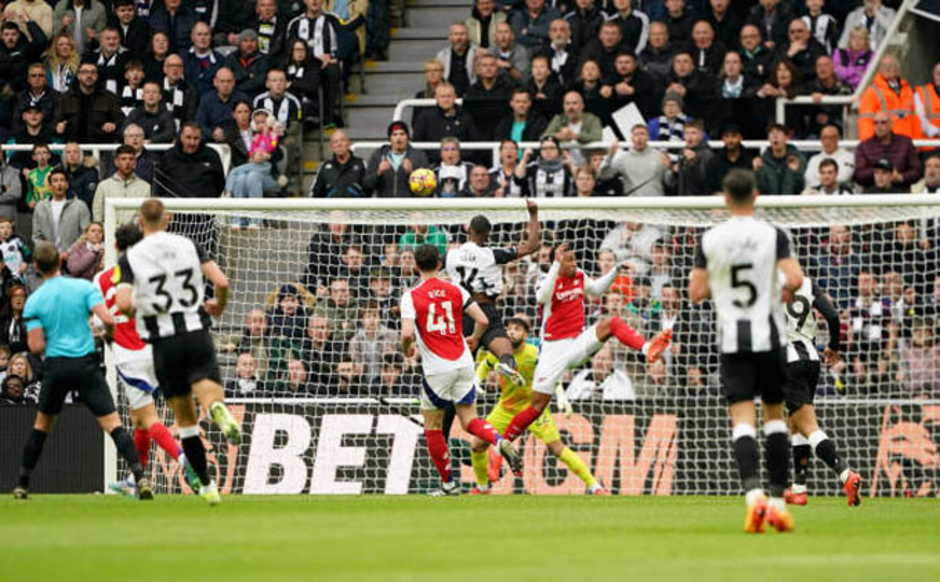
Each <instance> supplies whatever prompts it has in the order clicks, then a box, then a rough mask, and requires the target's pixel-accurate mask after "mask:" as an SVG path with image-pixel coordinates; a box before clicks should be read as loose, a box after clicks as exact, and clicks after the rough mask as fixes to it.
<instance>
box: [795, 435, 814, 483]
mask: <svg viewBox="0 0 940 582" xmlns="http://www.w3.org/2000/svg"><path fill="white" fill-rule="evenodd" d="M812 454H813V447H811V446H809V445H796V446H795V447H793V483H795V484H796V485H806V476H807V475H808V474H809V457H810V455H812Z"/></svg>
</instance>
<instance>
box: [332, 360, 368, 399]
mask: <svg viewBox="0 0 940 582" xmlns="http://www.w3.org/2000/svg"><path fill="white" fill-rule="evenodd" d="M335 379H336V383H335V384H334V385H333V391H332V393H331V394H332V395H333V396H365V395H367V394H369V393H370V390H369V388H370V387H371V386H373V385H375V384H377V383H378V379H377V378H375V377H372V376H367V375H366V374H365V373H363V370H362V368H361V367H360V366H357V365H356V364H355V363H353V362H352V360H351V359H350V358H349V357H348V356H347V357H345V358H343V359H342V360H340V362H339V363H338V364H336V371H335Z"/></svg>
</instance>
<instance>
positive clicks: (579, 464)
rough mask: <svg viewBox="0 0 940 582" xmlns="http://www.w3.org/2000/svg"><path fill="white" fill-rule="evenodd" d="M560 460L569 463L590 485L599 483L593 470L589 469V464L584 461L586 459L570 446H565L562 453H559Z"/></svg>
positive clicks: (576, 473)
mask: <svg viewBox="0 0 940 582" xmlns="http://www.w3.org/2000/svg"><path fill="white" fill-rule="evenodd" d="M558 460H560V461H561V462H562V463H564V464H566V465H568V468H569V469H571V470H572V471H574V474H575V475H577V476H578V477H580V478H581V480H582V481H584V482H585V483H586V484H587V486H588V487H593V486H594V485H596V484H597V479H595V478H594V475H591V470H590V469H588V467H587V465H586V464H585V463H584V459H582V458H581V456H580V455H578V454H577V453H576V452H574V451H572V450H571V449H569V448H568V447H565V448H564V450H563V451H562V452H561V454H560V455H558Z"/></svg>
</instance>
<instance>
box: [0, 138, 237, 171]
mask: <svg viewBox="0 0 940 582" xmlns="http://www.w3.org/2000/svg"><path fill="white" fill-rule="evenodd" d="M121 145H123V144H119V143H86V144H78V148H79V149H80V150H82V153H83V154H86V155H88V154H91V155H92V156H94V157H96V158H98V160H99V161H101V152H113V151H114V150H116V149H118V148H119V147H121ZM173 145H174V144H171V143H151V144H146V145H145V146H144V149H145V150H149V151H152V152H165V151H167V150H170V149H172V148H173ZM206 145H207V146H209V147H210V148H212V149H214V150H215V151H216V153H218V154H219V158H221V160H222V168H223V169H224V170H225V174H226V175H228V170H229V166H231V164H232V149H231V148H230V147H229V146H228V145H227V144H218V143H210V144H206ZM65 146H66V144H64V143H53V144H49V149H50V150H52V151H54V152H61V151H64V150H65ZM31 151H33V145H32V144H3V145H0V152H31Z"/></svg>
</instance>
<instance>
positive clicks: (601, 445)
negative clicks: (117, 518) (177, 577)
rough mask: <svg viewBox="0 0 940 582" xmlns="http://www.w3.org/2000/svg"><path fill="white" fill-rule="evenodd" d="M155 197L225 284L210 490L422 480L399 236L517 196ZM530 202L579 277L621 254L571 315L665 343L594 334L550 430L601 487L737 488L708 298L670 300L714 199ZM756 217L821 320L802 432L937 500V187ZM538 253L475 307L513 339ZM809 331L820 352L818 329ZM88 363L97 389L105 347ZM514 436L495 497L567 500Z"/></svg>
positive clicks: (506, 224) (826, 486) (631, 490)
mask: <svg viewBox="0 0 940 582" xmlns="http://www.w3.org/2000/svg"><path fill="white" fill-rule="evenodd" d="M163 201H164V203H165V205H166V207H167V208H168V209H169V210H170V211H171V212H172V213H173V215H174V218H173V221H172V222H171V229H173V230H175V231H177V232H180V233H182V234H186V235H187V236H190V237H192V238H194V239H195V240H197V241H198V242H200V243H201V244H204V245H207V246H208V250H209V252H210V254H211V255H212V256H213V258H215V259H216V260H217V261H218V262H219V264H220V266H221V267H222V268H223V270H224V271H225V272H226V273H227V274H228V276H229V277H230V280H231V291H232V293H231V300H230V305H229V308H228V309H227V311H226V313H225V314H224V315H223V316H222V317H221V319H220V320H219V321H217V322H215V324H216V329H215V331H214V335H215V337H216V341H217V347H218V349H219V358H220V364H221V366H222V369H223V380H224V382H225V384H226V393H227V396H226V397H227V401H228V402H230V403H231V405H232V408H233V411H234V412H235V414H236V416H237V417H238V418H241V419H243V422H244V432H245V437H246V438H245V443H244V444H243V445H242V446H241V447H239V448H234V447H229V446H228V445H223V440H222V438H221V435H219V434H218V432H217V431H215V430H214V429H213V428H211V427H210V426H209V424H208V423H207V422H202V423H201V426H202V428H203V430H204V432H205V434H206V439H207V442H208V443H209V445H210V448H211V450H210V465H211V467H210V470H211V471H213V472H214V475H215V476H216V478H217V480H218V481H219V483H220V485H221V487H222V489H223V491H225V492H229V493H262V494H275V493H312V494H320V493H339V494H343V493H345V494H357V493H397V494H404V493H421V492H425V491H427V490H429V489H431V488H432V487H434V486H435V484H436V481H437V479H436V472H435V470H434V468H433V465H432V464H431V462H430V459H429V458H428V455H427V453H426V450H425V445H424V436H423V430H422V428H421V422H420V415H419V411H418V407H417V400H416V398H417V395H418V394H419V392H418V390H419V389H420V387H419V386H420V382H419V380H418V377H417V372H418V371H419V369H418V368H417V367H416V365H417V364H416V363H415V362H412V361H408V360H407V359H405V358H403V357H402V356H401V355H400V353H399V348H398V345H397V311H396V306H397V296H398V294H399V293H400V291H401V289H402V288H404V287H405V286H406V285H407V284H408V283H409V282H410V276H409V273H408V271H410V269H409V265H410V262H409V260H410V259H409V257H408V255H409V252H408V251H407V248H408V247H409V245H411V244H413V243H414V242H415V241H416V240H417V241H422V240H423V241H425V242H428V243H429V244H437V245H439V246H440V247H441V248H442V250H446V248H447V247H448V246H451V245H453V244H455V243H459V242H462V241H463V240H465V228H464V227H465V225H466V224H467V223H469V221H470V219H471V218H472V217H473V216H475V215H477V214H483V215H485V216H486V217H487V218H489V220H490V222H491V223H492V224H493V225H494V228H493V232H492V236H491V239H492V240H491V243H492V244H493V245H494V246H496V245H499V246H508V245H513V244H518V241H519V240H520V237H521V234H522V229H523V227H524V225H525V222H526V219H527V214H526V210H525V201H524V200H520V199H451V200H442V199H433V198H412V199H376V198H373V199H325V200H324V199H306V198H304V199H270V200H268V199H181V198H173V199H164V200H163ZM538 202H539V217H540V220H541V224H542V238H543V245H552V244H558V243H560V242H569V243H571V244H572V246H573V247H574V249H575V251H576V253H577V258H578V262H579V265H580V266H581V267H582V268H584V269H585V270H586V271H587V272H588V273H589V274H592V275H593V274H595V273H598V272H600V271H601V270H603V269H607V268H609V265H610V264H612V263H613V262H626V263H628V264H629V269H627V270H625V271H624V275H623V276H621V277H618V279H617V280H616V282H615V284H614V285H613V287H612V288H611V290H610V291H609V292H608V294H607V295H606V296H605V297H604V298H603V299H602V300H600V301H595V302H587V303H588V305H587V310H588V313H587V317H588V321H589V322H590V321H593V320H595V319H596V318H597V317H599V316H600V315H602V314H617V315H619V316H621V317H623V318H624V319H625V320H626V321H627V322H628V323H630V324H631V325H632V326H634V327H636V328H637V329H638V330H639V331H640V332H641V333H643V334H644V335H646V336H651V335H653V334H654V333H656V332H658V331H659V330H661V329H664V328H666V327H670V328H672V329H673V331H674V335H675V338H676V341H675V347H674V348H673V349H671V350H669V351H668V352H667V356H666V357H665V358H664V361H663V363H662V364H659V365H657V366H654V367H647V366H646V365H644V364H643V363H641V362H640V360H639V359H638V358H637V357H636V356H635V355H634V354H632V353H629V352H627V351H625V350H624V349H622V348H621V346H619V345H615V344H616V342H612V344H611V345H610V346H609V348H605V349H604V350H602V351H601V352H600V353H599V354H598V356H596V357H595V359H594V360H595V361H593V362H589V363H587V364H585V366H584V367H583V368H581V369H578V370H574V371H572V372H571V373H570V374H569V375H568V377H567V378H566V381H565V387H566V389H567V391H568V393H569V395H570V396H571V397H572V405H573V407H574V414H572V415H571V416H570V418H569V417H566V416H565V415H562V414H559V413H554V419H555V423H556V424H557V426H558V428H559V430H560V432H561V435H562V439H563V441H564V442H565V443H566V444H567V445H568V446H569V447H570V448H572V449H573V450H575V451H576V452H577V453H578V454H579V455H580V456H581V457H582V458H583V459H584V460H585V462H586V464H587V465H588V467H589V468H590V469H591V470H592V471H593V473H594V474H595V476H596V477H597V478H598V479H600V480H601V481H602V482H603V483H604V484H605V485H606V486H607V487H608V488H609V489H611V491H612V492H614V493H615V494H623V495H635V494H659V495H669V494H737V493H739V492H740V487H739V482H738V478H737V474H736V469H735V467H734V465H733V462H732V459H731V455H730V446H729V443H730V428H729V423H728V420H727V413H726V411H725V407H724V402H723V400H722V399H721V397H720V391H719V386H718V381H717V344H716V331H715V329H714V325H713V324H712V322H711V307H710V305H708V304H706V305H704V306H691V305H689V303H688V302H687V301H686V300H685V299H684V297H685V289H686V285H687V280H688V273H689V270H690V269H691V265H692V254H693V252H694V248H695V244H696V242H697V239H698V235H699V234H700V233H701V232H702V231H703V230H704V229H705V228H707V227H708V226H710V225H713V224H715V223H717V222H718V221H721V220H723V219H724V218H726V217H727V212H726V211H725V210H724V202H723V200H722V199H721V198H720V197H717V196H709V197H683V198H641V197H628V198H586V199H585V198H558V199H554V198H553V199H539V200H538ZM141 203H142V200H140V199H109V200H107V201H106V204H105V237H106V245H105V248H106V258H105V261H106V264H108V265H110V264H113V263H114V262H115V259H116V257H115V251H114V248H113V241H114V230H115V227H116V226H117V225H118V224H119V223H120V222H123V221H128V220H130V219H132V218H133V216H134V213H135V210H136V209H137V208H138V207H139V205H140V204H141ZM758 209H759V210H758V212H759V215H760V216H762V217H763V218H765V219H767V220H770V221H772V222H773V223H775V224H777V225H778V226H781V227H782V228H784V229H785V230H786V231H787V232H788V234H789V236H790V237H791V240H792V243H793V248H794V249H795V252H796V254H797V257H798V258H799V260H800V263H801V264H802V265H803V267H804V270H805V271H806V272H807V274H808V275H810V276H812V277H814V278H815V279H816V280H817V282H819V283H820V284H821V285H822V286H823V287H824V288H825V289H826V291H827V292H828V293H829V294H830V295H831V296H832V297H833V299H834V301H835V303H836V305H837V306H838V307H839V309H840V312H841V314H842V317H841V319H842V321H841V325H842V328H841V329H840V331H839V333H840V334H842V337H843V343H844V345H845V346H846V349H845V351H844V352H843V356H844V366H841V367H840V368H839V369H837V370H826V371H824V373H823V374H822V378H821V381H820V384H819V389H818V391H817V399H816V405H817V410H818V414H819V417H820V423H821V426H822V428H823V429H824V430H826V431H827V432H828V433H829V434H830V436H832V437H833V438H834V439H835V442H836V443H837V446H839V447H840V450H841V452H842V454H843V456H844V457H845V458H846V459H847V461H848V463H849V464H850V465H851V466H853V467H854V468H856V470H859V471H860V472H861V473H862V476H863V478H864V480H865V484H866V485H865V490H864V494H865V495H904V494H912V495H927V496H931V497H936V496H938V494H940V493H938V492H940V455H938V453H937V450H938V445H940V347H938V344H940V342H938V341H935V340H934V337H935V336H936V335H937V333H938V332H940V320H938V317H940V269H938V248H937V247H938V246H940V238H938V236H940V196H933V195H911V194H901V195H889V196H882V195H861V196H855V195H853V196H831V197H827V196H763V197H761V198H759V200H758ZM119 219H120V220H119ZM331 224H332V225H333V226H332V228H331V227H330V225H331ZM249 225H250V226H249ZM547 248H548V247H547V246H546V247H544V248H543V252H541V253H536V254H535V255H533V256H531V257H527V258H525V259H522V260H521V261H518V262H516V263H511V264H510V265H507V266H506V267H505V268H504V269H505V271H504V280H505V284H504V292H503V296H502V297H501V299H500V300H499V302H498V304H497V305H498V309H499V311H500V313H501V314H502V315H503V316H504V317H508V316H510V315H514V314H517V313H522V314H525V315H527V316H528V317H529V318H530V319H532V321H533V323H534V324H535V325H534V326H533V332H532V334H531V335H530V338H529V341H533V342H537V340H538V338H537V329H538V325H537V324H538V321H537V310H536V309H535V303H534V297H533V293H532V291H533V289H532V287H533V282H534V281H535V280H537V278H538V275H539V273H540V269H541V267H540V264H539V255H540V254H543V255H544V251H545V250H547ZM545 258H546V257H545V256H542V259H543V261H544V260H545ZM542 264H543V265H544V263H542ZM820 326H821V329H822V331H821V333H820V338H819V339H818V343H819V344H820V346H823V345H824V342H825V341H826V339H827V337H828V336H827V334H828V333H829V331H828V330H825V324H824V323H823V322H821V323H820ZM108 370H109V380H111V385H112V387H115V389H116V390H117V388H116V384H115V382H114V380H115V375H114V374H113V366H112V365H111V363H110V360H109V361H108ZM483 384H485V388H486V392H485V393H483V395H482V396H481V398H480V400H479V405H478V413H479V414H480V415H481V416H482V415H485V414H487V413H488V412H489V411H490V409H491V408H492V407H493V405H494V404H495V402H496V395H497V394H498V388H496V387H495V385H494V384H493V383H492V382H491V381H490V379H487V380H486V381H485V382H483ZM120 400H121V401H122V410H124V408H125V407H124V403H123V397H121V398H120ZM552 410H553V412H554V406H553V407H552ZM161 413H162V414H167V413H166V412H165V411H161ZM170 424H171V419H170V420H168V421H167V425H168V426H170ZM174 432H175V431H174ZM465 436H466V435H465V434H464V433H463V431H461V430H460V429H459V427H457V426H455V427H454V429H453V431H452V432H451V439H450V445H451V450H452V453H453V457H454V460H455V467H459V468H458V469H457V474H458V475H459V476H460V478H461V480H462V481H463V483H464V485H465V487H469V486H470V485H471V484H472V483H473V481H474V474H473V471H472V470H471V468H470V466H469V449H468V445H467V442H466V440H464V437H465ZM519 442H520V443H521V445H520V446H521V447H522V448H523V450H524V458H525V462H526V469H525V476H524V477H523V478H519V479H514V478H512V476H511V474H510V475H507V473H506V472H505V471H504V473H503V475H502V477H501V479H500V481H499V482H498V483H497V485H496V491H497V492H502V493H508V492H513V491H514V492H517V493H519V492H527V493H536V494H543V493H556V494H560V493H582V492H583V491H584V484H583V483H582V482H581V481H580V480H579V479H578V478H577V477H576V476H575V475H574V474H573V473H569V471H568V469H567V468H566V467H565V466H564V465H562V464H560V463H559V462H557V461H555V460H552V459H551V455H550V454H549V453H548V452H547V450H546V447H545V446H544V444H542V443H540V442H538V441H537V440H536V439H534V438H533V437H532V436H531V435H527V436H526V437H524V438H521V439H519ZM105 451H106V463H105V479H106V481H111V480H114V479H115V477H116V476H117V472H118V463H117V460H116V458H115V456H114V454H113V450H112V447H111V446H110V445H107V444H106V445H105ZM151 459H152V460H151V462H150V466H149V467H148V468H147V470H148V471H150V473H151V476H152V477H153V478H154V482H155V483H156V484H157V486H158V487H159V489H160V490H162V491H181V490H182V491H186V488H185V485H184V484H183V480H182V478H181V475H180V472H179V468H178V467H176V466H175V464H174V463H172V462H171V461H170V460H169V459H168V458H166V457H165V456H163V455H162V453H161V452H159V451H157V452H156V453H155V454H154V455H153V456H152V457H151ZM810 490H811V492H816V493H818V494H837V493H838V492H839V491H840V489H839V487H838V483H837V480H835V479H834V478H833V476H832V475H830V474H829V473H828V469H827V468H826V467H825V465H823V464H822V463H815V465H814V470H813V471H812V473H811V477H810Z"/></svg>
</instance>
